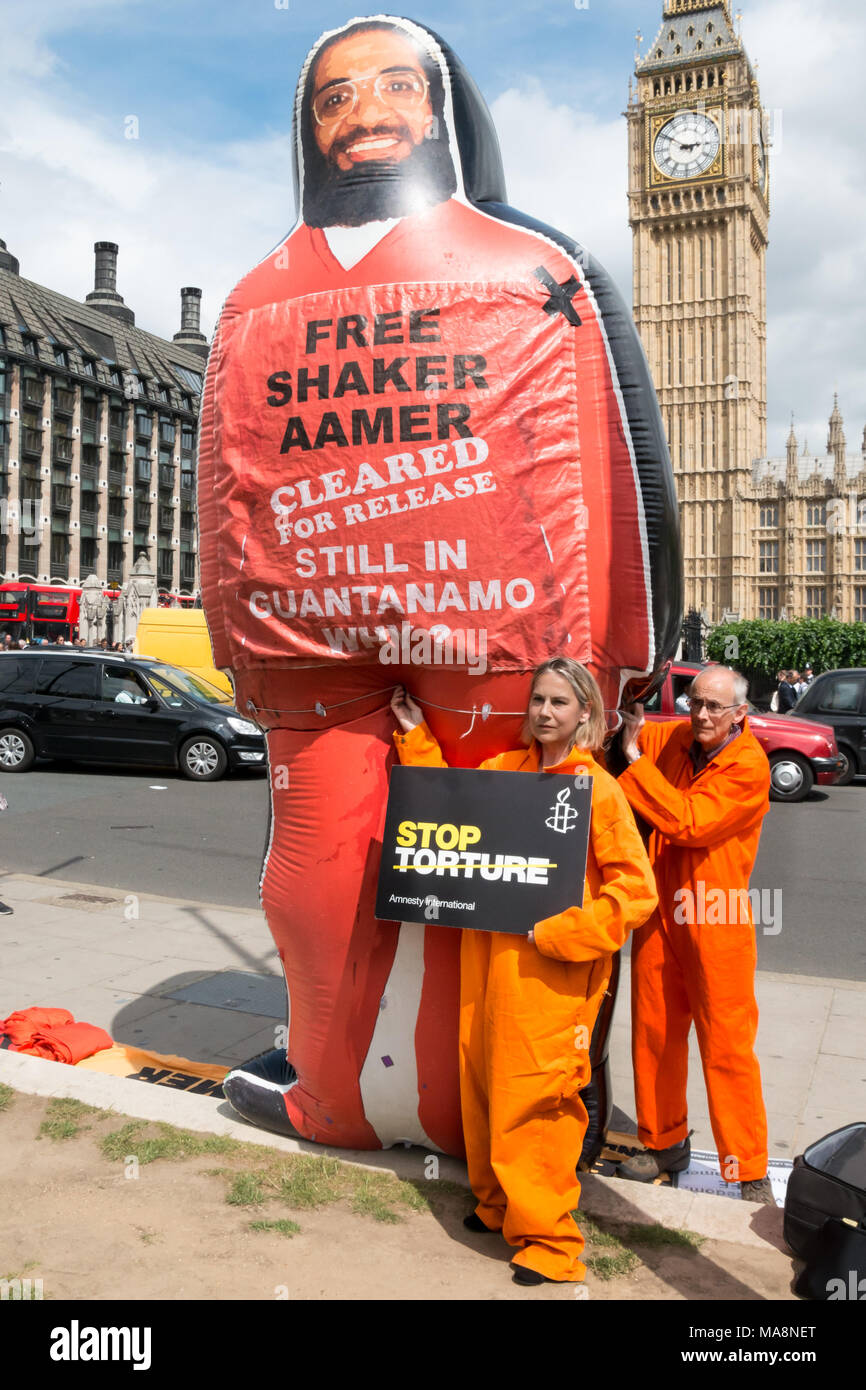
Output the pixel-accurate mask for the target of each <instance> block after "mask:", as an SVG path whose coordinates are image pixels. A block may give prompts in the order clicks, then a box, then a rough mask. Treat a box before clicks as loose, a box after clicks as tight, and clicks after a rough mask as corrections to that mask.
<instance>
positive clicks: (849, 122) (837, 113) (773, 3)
mask: <svg viewBox="0 0 866 1390" xmlns="http://www.w3.org/2000/svg"><path fill="white" fill-rule="evenodd" d="M743 40H744V42H745V44H746V46H747V48H748V51H749V53H750V55H751V57H752V59H753V61H755V60H757V62H758V64H759V66H758V78H759V81H760V86H761V97H762V99H763V102H764V105H765V106H766V107H767V108H769V109H771V110H774V111H776V112H779V113H780V115H781V128H782V143H781V149H780V150H779V151H778V152H777V154H776V155H775V157H774V158H773V160H772V162H771V188H770V197H771V209H770V212H771V216H770V246H769V250H768V252H767V295H768V305H769V322H768V329H767V358H768V398H769V399H768V415H769V422H768V440H767V443H768V450H769V452H770V453H771V454H772V455H779V454H782V453H783V452H784V440H785V437H786V435H787V433H788V428H789V422H790V412H791V410H793V411H794V412H795V427H796V430H797V434H798V436H799V438H800V440H801V442H802V439H803V436H804V434H805V435H808V440H809V447H810V450H811V451H812V452H823V450H824V448H825V445H826V434H827V417H828V415H829V414H830V410H831V407H832V404H833V392H834V391H835V390H838V392H839V406H840V409H841V411H842V414H843V416H844V417H845V420H846V436H847V440H848V453H849V457H850V455H851V454H852V452H854V451H857V452H859V449H860V443H861V437H862V430H863V423H864V420H866V373H864V370H863V367H864V348H863V343H864V339H866V276H864V274H863V265H864V262H866V151H864V142H863V134H862V129H863V126H862V116H861V113H860V109H859V102H860V99H861V98H860V93H861V90H862V85H863V73H862V55H863V53H864V51H866V11H864V10H863V8H862V5H861V3H860V0H835V3H834V4H833V5H825V6H821V7H819V8H816V7H815V5H814V4H813V3H807V0H755V2H754V3H753V4H751V5H750V6H749V9H748V11H747V13H746V19H745V22H744V26H743Z"/></svg>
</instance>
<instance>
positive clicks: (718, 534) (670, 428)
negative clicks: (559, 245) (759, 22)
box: [626, 0, 769, 622]
mask: <svg viewBox="0 0 866 1390" xmlns="http://www.w3.org/2000/svg"><path fill="white" fill-rule="evenodd" d="M635 78H636V89H635V91H634V92H633V94H632V96H631V98H630V100H629V104H628V109H627V111H626V116H627V118H628V125H629V224H630V226H631V228H632V233H633V295H634V316H635V321H636V323H637V326H638V331H639V332H640V335H641V339H642V341H643V345H644V348H645V350H646V353H647V357H648V359H649V363H650V368H651V371H652V374H653V379H654V381H655V386H656V391H657V393H658V398H659V405H660V407H661V411H662V416H663V418H664V422H665V428H666V430H667V435H668V442H669V445H670V451H671V459H672V462H673V466H674V474H675V477H676V484H677V495H678V498H679V502H680V518H681V528H682V537H683V554H684V559H685V581H686V590H685V606H686V608H697V609H699V610H703V611H704V612H706V613H707V615H708V616H709V618H710V620H711V621H713V622H716V621H718V620H719V619H720V618H721V617H722V614H723V613H724V612H736V613H739V614H740V616H743V617H745V616H747V609H748V607H749V602H750V600H749V594H750V592H751V588H750V581H749V576H750V574H751V568H752V567H751V556H750V547H751V546H752V543H753V541H752V535H751V532H750V530H749V528H748V527H747V525H746V511H747V509H745V508H743V507H742V506H738V505H737V500H738V498H740V497H742V496H743V495H744V494H745V492H746V491H747V490H748V482H749V481H750V479H751V473H752V461H753V459H756V458H759V457H762V456H763V455H764V454H765V452H766V414H767V411H766V287H765V269H764V263H765V254H766V248H767V239H768V238H767V223H768V218H769V188H768V177H769V172H768V162H767V152H766V148H765V143H764V141H765V134H766V132H765V129H764V126H765V121H764V113H763V111H762V108H761V100H760V94H759V91H758V83H757V78H756V75H755V72H754V69H753V67H752V64H751V63H750V61H749V58H748V55H747V53H746V51H745V48H744V46H743V43H742V39H741V38H740V36H739V34H738V32H737V31H736V29H735V27H734V23H733V20H732V16H731V10H730V5H729V3H728V0H664V8H663V16H662V22H661V26H660V28H659V31H658V33H657V34H656V36H655V38H654V39H653V40H652V42H651V43H650V44H649V46H648V47H646V48H644V50H643V53H642V55H641V56H640V57H639V58H638V59H637V61H636V64H635Z"/></svg>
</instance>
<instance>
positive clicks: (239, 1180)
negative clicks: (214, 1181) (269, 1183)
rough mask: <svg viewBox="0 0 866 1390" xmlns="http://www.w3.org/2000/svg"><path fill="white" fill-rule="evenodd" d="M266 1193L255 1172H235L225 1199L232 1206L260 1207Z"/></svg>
mask: <svg viewBox="0 0 866 1390" xmlns="http://www.w3.org/2000/svg"><path fill="white" fill-rule="evenodd" d="M223 1171H224V1170H223ZM266 1195H267V1194H266V1193H265V1189H264V1186H263V1184H262V1181H261V1178H260V1177H259V1175H258V1174H257V1173H236V1174H235V1177H234V1180H233V1182H232V1185H231V1187H230V1188H229V1191H228V1194H227V1196H226V1201H227V1202H228V1204H229V1206H232V1207H260V1206H261V1205H262V1203H263V1202H264V1201H265V1197H266Z"/></svg>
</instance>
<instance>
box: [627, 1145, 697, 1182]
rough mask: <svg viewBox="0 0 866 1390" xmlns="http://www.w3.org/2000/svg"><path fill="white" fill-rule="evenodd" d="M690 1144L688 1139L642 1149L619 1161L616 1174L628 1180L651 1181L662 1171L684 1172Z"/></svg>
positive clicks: (688, 1160) (688, 1158)
mask: <svg viewBox="0 0 866 1390" xmlns="http://www.w3.org/2000/svg"><path fill="white" fill-rule="evenodd" d="M691 1157H692V1146H691V1144H690V1143H689V1141H688V1139H682V1140H681V1141H680V1143H679V1144H671V1146H670V1148H667V1149H643V1150H641V1152H640V1153H638V1154H635V1156H634V1158H627V1159H626V1161H625V1163H620V1164H619V1166H618V1167H617V1170H616V1174H617V1177H619V1178H627V1179H628V1180H629V1181H630V1182H653V1181H654V1180H655V1179H656V1178H657V1177H659V1176H660V1175H661V1174H662V1173H684V1172H685V1170H686V1169H687V1168H688V1166H689V1163H690V1162H691Z"/></svg>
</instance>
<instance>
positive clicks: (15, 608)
mask: <svg viewBox="0 0 866 1390" xmlns="http://www.w3.org/2000/svg"><path fill="white" fill-rule="evenodd" d="M118 592H119V591H117V590H111V589H104V590H103V593H104V594H105V596H106V597H107V598H113V599H116V598H117V597H118ZM80 602H81V589H80V588H75V587H74V586H72V585H63V584H27V583H24V582H22V581H17V582H7V583H5V584H4V583H2V581H0V633H7V632H8V633H9V634H10V636H11V637H12V638H13V640H14V641H16V642H17V641H18V640H19V639H22V638H23V640H24V641H25V642H32V641H33V640H34V638H37V637H45V638H47V639H48V641H49V642H56V641H57V638H58V637H63V638H64V639H65V640H66V641H67V642H70V641H71V640H72V638H73V637H74V636H75V635H76V633H77V631H78V617H79V605H80Z"/></svg>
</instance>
